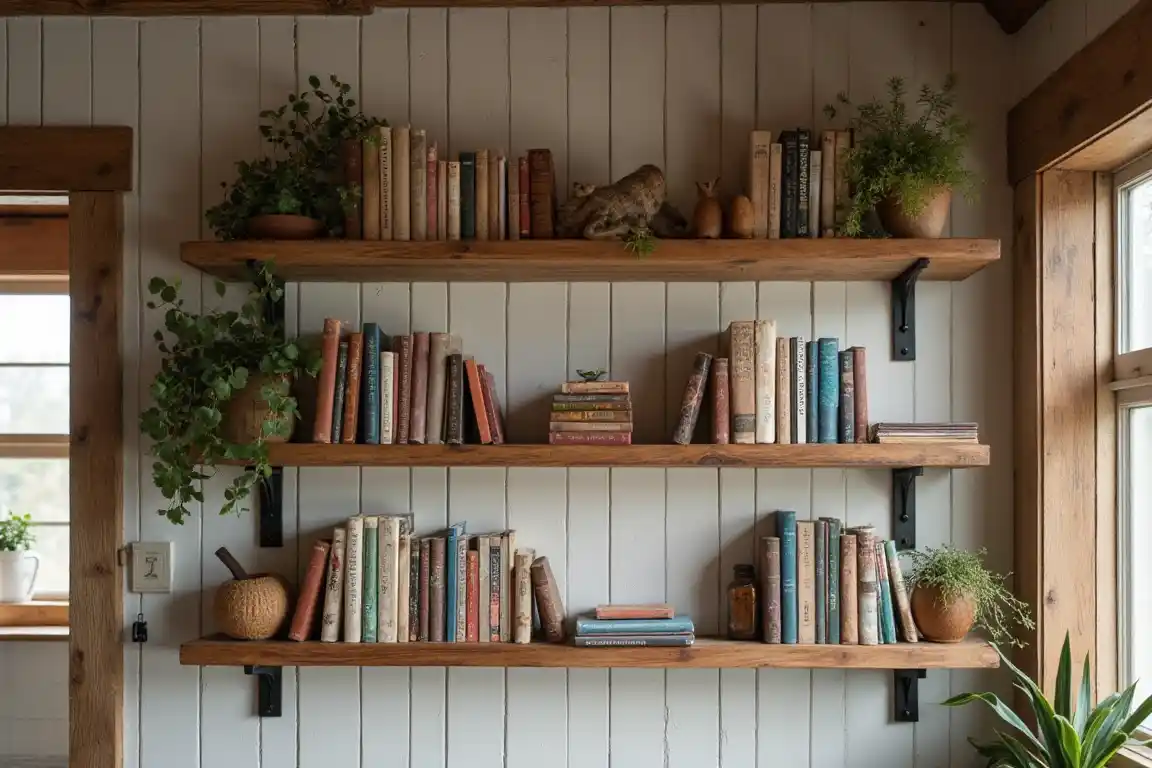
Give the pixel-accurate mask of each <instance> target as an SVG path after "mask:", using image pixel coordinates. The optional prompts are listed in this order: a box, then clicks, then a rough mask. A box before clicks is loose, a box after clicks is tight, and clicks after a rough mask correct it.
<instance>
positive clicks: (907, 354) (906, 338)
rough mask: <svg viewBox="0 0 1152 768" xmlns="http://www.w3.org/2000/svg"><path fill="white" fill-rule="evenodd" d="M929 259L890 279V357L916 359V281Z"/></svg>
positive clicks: (919, 260)
mask: <svg viewBox="0 0 1152 768" xmlns="http://www.w3.org/2000/svg"><path fill="white" fill-rule="evenodd" d="M930 263H931V262H930V260H929V259H916V262H915V263H914V264H912V266H910V267H908V269H906V270H904V271H903V272H902V273H900V275H899V276H898V277H896V278H894V279H893V280H892V359H893V360H902V361H908V360H915V359H916V281H917V279H919V277H920V273H921V272H923V271H924V270H925V269H927V268H928V265H929V264H930Z"/></svg>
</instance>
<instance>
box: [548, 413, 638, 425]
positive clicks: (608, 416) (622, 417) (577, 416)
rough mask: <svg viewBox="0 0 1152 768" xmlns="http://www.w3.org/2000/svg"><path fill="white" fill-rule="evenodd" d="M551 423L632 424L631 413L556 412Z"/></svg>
mask: <svg viewBox="0 0 1152 768" xmlns="http://www.w3.org/2000/svg"><path fill="white" fill-rule="evenodd" d="M551 419H552V421H609V422H619V423H625V424H631V423H632V412H631V411H557V412H553V413H552V416H551Z"/></svg>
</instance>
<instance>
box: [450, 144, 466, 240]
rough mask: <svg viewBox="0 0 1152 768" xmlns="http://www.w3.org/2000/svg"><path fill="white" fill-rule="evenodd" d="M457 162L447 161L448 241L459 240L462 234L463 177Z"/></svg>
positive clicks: (460, 166)
mask: <svg viewBox="0 0 1152 768" xmlns="http://www.w3.org/2000/svg"><path fill="white" fill-rule="evenodd" d="M462 167H463V163H461V162H460V161H459V160H449V161H448V239H449V240H453V241H455V240H459V239H460V237H461V235H462V233H463V231H464V230H463V226H464V225H463V205H464V202H463V200H464V198H463V192H462V191H461V190H462V189H463V188H464V186H463V185H464V177H463V172H462V170H461V168H462Z"/></svg>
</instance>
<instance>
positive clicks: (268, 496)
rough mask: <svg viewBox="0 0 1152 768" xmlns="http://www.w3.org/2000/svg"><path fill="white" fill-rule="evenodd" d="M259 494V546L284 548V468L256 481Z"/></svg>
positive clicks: (277, 468)
mask: <svg viewBox="0 0 1152 768" xmlns="http://www.w3.org/2000/svg"><path fill="white" fill-rule="evenodd" d="M256 487H257V489H258V491H259V494H260V516H259V521H260V546H262V547H282V546H284V467H272V475H271V477H261V478H259V479H258V480H257V481H256Z"/></svg>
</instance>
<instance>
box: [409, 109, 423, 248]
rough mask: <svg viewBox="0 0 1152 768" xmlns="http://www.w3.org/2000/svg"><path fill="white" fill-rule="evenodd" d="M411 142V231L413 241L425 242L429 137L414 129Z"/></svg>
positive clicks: (419, 129)
mask: <svg viewBox="0 0 1152 768" xmlns="http://www.w3.org/2000/svg"><path fill="white" fill-rule="evenodd" d="M409 141H411V147H410V148H409V152H408V162H409V164H410V166H411V167H410V170H409V172H408V183H409V200H410V202H409V205H408V215H409V217H410V219H411V220H410V224H409V231H410V233H411V235H412V239H413V240H417V241H423V240H425V239H427V236H428V135H427V133H426V132H425V131H424V130H423V129H421V128H413V129H412V131H411V133H410V134H409Z"/></svg>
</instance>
